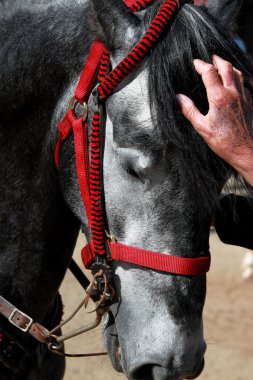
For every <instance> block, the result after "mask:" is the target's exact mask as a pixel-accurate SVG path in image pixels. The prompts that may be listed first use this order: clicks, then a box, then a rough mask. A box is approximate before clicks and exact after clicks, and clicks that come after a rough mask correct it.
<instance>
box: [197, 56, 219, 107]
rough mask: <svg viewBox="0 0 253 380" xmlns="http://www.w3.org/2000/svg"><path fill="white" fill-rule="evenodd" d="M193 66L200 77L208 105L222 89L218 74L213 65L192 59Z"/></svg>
mask: <svg viewBox="0 0 253 380" xmlns="http://www.w3.org/2000/svg"><path fill="white" fill-rule="evenodd" d="M193 64H194V67H195V69H196V71H197V73H198V74H199V75H200V76H201V77H202V80H203V83H204V85H205V88H206V92H207V98H208V101H209V103H210V102H211V101H212V99H213V97H216V95H217V93H219V92H220V91H221V90H222V89H223V84H222V81H221V79H220V77H219V74H218V72H217V70H216V68H215V67H214V65H212V64H210V63H207V62H204V61H202V60H200V59H194V61H193Z"/></svg>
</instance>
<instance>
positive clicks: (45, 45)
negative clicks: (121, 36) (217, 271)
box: [0, 5, 91, 320]
mask: <svg viewBox="0 0 253 380" xmlns="http://www.w3.org/2000/svg"><path fill="white" fill-rule="evenodd" d="M85 15H86V13H85V7H84V5H81V6H79V5H76V6H72V8H71V12H70V9H68V8H67V7H65V6H61V5H58V6H57V8H56V6H55V7H50V8H48V9H45V10H42V9H39V8H38V10H37V9H36V8H33V7H32V5H31V7H30V8H29V10H27V9H26V10H24V11H22V10H20V12H18V13H15V12H13V13H12V14H10V15H8V17H6V19H2V20H0V27H1V26H3V27H4V29H5V30H6V31H7V34H6V36H8V30H12V25H13V24H15V25H16V30H17V33H12V35H11V38H12V46H15V44H16V46H17V47H18V46H19V49H15V48H12V49H9V48H8V37H6V41H5V43H4V44H3V45H2V47H1V50H0V71H1V81H0V94H2V96H0V120H1V123H0V128H1V134H0V162H1V169H0V182H1V184H2V185H1V186H2V187H1V194H2V197H1V207H0V226H1V241H0V289H1V294H2V295H3V296H5V297H6V298H8V299H9V300H10V301H11V302H13V303H14V304H15V305H16V306H17V307H19V308H21V309H22V310H23V311H24V312H26V313H28V314H30V315H31V316H32V317H33V318H35V319H37V320H41V319H42V317H43V315H44V314H45V312H46V310H47V308H48V306H49V304H50V303H51V301H52V299H53V297H54V296H55V294H56V292H57V290H58V288H59V286H60V283H61V281H62V279H63V277H64V274H65V271H66V269H67V265H68V262H69V260H70V257H71V254H72V252H73V248H74V244H75V241H76V237H77V233H78V229H79V222H78V221H77V220H76V218H75V217H74V216H73V214H72V213H71V212H70V211H69V209H68V208H67V206H66V205H65V202H64V200H63V197H62V194H61V189H60V186H59V180H58V176H57V175H56V171H55V166H54V159H53V148H54V144H55V134H54V136H52V128H51V120H52V113H53V110H54V108H55V106H56V103H57V100H58V99H59V97H60V94H61V93H62V91H63V88H66V87H68V86H69V84H70V82H71V81H72V78H73V77H75V76H76V75H77V73H78V72H79V71H81V67H82V64H83V60H84V52H85V49H86V48H87V47H88V46H89V44H90V40H91V36H90V35H89V34H87V33H86V29H87V23H86V20H85ZM70 18H71V20H70ZM52 20H53V21H52ZM59 25H61V28H59ZM49 31H50V32H49ZM77 31H78V33H79V35H77V34H76V33H77ZM20 36H21V37H20ZM66 36H67V37H66ZM34 41H36V43H35V42H34ZM6 61H8V62H9V64H8V65H6ZM31 78H32V80H31ZM49 94H50V95H49ZM12 100H14V101H12ZM58 121H59V120H58ZM54 130H56V126H55V127H54ZM2 163H4V164H2Z"/></svg>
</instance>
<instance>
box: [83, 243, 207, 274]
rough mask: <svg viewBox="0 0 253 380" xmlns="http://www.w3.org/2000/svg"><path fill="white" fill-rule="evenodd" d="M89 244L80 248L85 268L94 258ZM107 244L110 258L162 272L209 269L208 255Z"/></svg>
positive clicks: (202, 270)
mask: <svg viewBox="0 0 253 380" xmlns="http://www.w3.org/2000/svg"><path fill="white" fill-rule="evenodd" d="M90 244H91V243H89V244H87V245H86V246H85V247H84V248H83V250H82V260H83V263H84V265H85V267H86V268H87V269H89V268H90V266H91V264H92V262H93V261H94V258H95V257H94V256H93V254H92V249H90ZM109 246H110V252H111V259H112V260H115V261H123V262H128V263H131V264H135V265H139V266H141V267H145V268H150V269H155V270H158V271H162V272H167V273H173V274H178V275H185V276H198V275H202V274H205V273H207V272H208V271H209V269H210V264H211V257H210V256H204V257H194V258H184V257H178V256H170V255H166V254H164V253H159V252H152V251H146V250H145V249H140V248H135V247H129V246H127V245H124V244H121V243H118V242H116V243H109Z"/></svg>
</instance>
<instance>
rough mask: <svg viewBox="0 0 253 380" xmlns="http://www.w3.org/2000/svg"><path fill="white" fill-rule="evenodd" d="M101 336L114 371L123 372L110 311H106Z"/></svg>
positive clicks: (115, 330)
mask: <svg viewBox="0 0 253 380" xmlns="http://www.w3.org/2000/svg"><path fill="white" fill-rule="evenodd" d="M103 337H104V344H105V348H106V350H107V352H108V355H109V357H110V359H111V363H112V366H113V368H114V369H115V371H117V372H123V368H122V365H121V349H120V346H119V339H118V333H117V329H116V325H115V320H114V317H113V315H112V313H110V312H109V313H108V314H107V315H106V317H105V320H104V328H103Z"/></svg>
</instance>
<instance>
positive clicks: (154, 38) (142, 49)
mask: <svg viewBox="0 0 253 380" xmlns="http://www.w3.org/2000/svg"><path fill="white" fill-rule="evenodd" d="M134 4H135V3H134ZM177 9H178V5H177V2H176V1H175V0H165V1H164V3H163V4H162V5H161V7H160V9H159V11H158V13H157V15H156V17H155V18H154V19H153V21H152V23H151V25H150V27H149V28H148V30H147V32H146V33H145V34H144V36H143V37H142V38H141V40H140V41H139V42H138V43H137V45H136V46H135V47H134V48H133V49H132V50H131V51H130V53H129V54H128V55H127V56H126V57H125V58H124V59H123V60H122V61H121V62H120V63H119V64H118V66H116V67H115V69H114V70H112V71H111V72H110V74H109V75H108V76H107V77H106V78H105V79H104V80H103V81H102V82H101V83H100V85H99V86H98V92H99V94H100V97H101V99H103V100H106V99H107V98H108V96H110V95H111V93H112V92H113V90H114V89H115V88H116V87H117V86H118V85H119V84H120V83H121V82H122V81H123V79H124V78H125V77H126V76H127V75H128V74H130V73H131V72H132V71H133V70H134V69H135V68H136V66H137V65H138V64H139V63H140V62H141V61H142V60H143V59H144V58H145V57H146V56H147V54H148V53H149V52H150V50H151V49H152V48H153V47H154V46H155V45H156V44H157V43H158V41H159V38H160V36H161V34H162V33H163V31H164V30H165V29H166V28H167V27H168V25H169V23H170V21H171V20H172V17H173V15H174V14H175V12H176V10H177Z"/></svg>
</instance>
